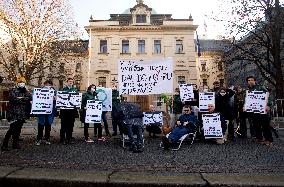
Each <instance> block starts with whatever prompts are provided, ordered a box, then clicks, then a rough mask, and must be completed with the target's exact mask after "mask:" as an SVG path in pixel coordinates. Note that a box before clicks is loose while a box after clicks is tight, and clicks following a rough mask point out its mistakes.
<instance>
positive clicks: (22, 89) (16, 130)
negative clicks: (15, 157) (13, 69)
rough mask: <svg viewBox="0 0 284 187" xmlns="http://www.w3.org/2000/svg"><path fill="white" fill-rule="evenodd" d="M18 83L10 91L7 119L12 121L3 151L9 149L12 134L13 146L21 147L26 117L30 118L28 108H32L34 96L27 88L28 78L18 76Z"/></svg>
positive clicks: (2, 147)
mask: <svg viewBox="0 0 284 187" xmlns="http://www.w3.org/2000/svg"><path fill="white" fill-rule="evenodd" d="M16 83H17V85H16V86H15V87H14V88H12V89H11V90H10V91H9V103H8V111H7V119H8V121H9V122H10V128H9V130H8V131H7V133H6V135H5V137H4V140H3V143H2V146H1V150H2V151H8V144H9V139H10V137H11V136H12V138H13V143H12V148H13V149H20V145H19V137H20V134H21V130H22V127H23V124H24V122H25V119H27V118H28V115H29V113H30V111H28V110H27V108H30V104H31V103H30V102H31V100H32V96H31V94H30V93H29V92H28V90H27V88H26V83H27V82H26V79H25V78H24V77H18V78H17V80H16Z"/></svg>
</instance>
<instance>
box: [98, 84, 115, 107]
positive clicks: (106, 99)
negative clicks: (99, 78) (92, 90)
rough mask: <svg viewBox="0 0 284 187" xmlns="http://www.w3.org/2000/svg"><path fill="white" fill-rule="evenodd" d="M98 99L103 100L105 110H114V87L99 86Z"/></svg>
mask: <svg viewBox="0 0 284 187" xmlns="http://www.w3.org/2000/svg"><path fill="white" fill-rule="evenodd" d="M96 92H97V97H98V100H100V101H101V102H102V105H103V111H112V89H111V88H104V87H97V90H96Z"/></svg>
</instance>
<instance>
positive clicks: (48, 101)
mask: <svg viewBox="0 0 284 187" xmlns="http://www.w3.org/2000/svg"><path fill="white" fill-rule="evenodd" d="M54 94H55V90H53V89H45V88H34V90H33V102H32V109H31V114H51V113H52V109H53V99H54Z"/></svg>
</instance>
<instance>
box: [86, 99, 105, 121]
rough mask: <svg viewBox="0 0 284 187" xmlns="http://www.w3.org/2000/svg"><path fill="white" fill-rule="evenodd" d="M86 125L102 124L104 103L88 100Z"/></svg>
mask: <svg viewBox="0 0 284 187" xmlns="http://www.w3.org/2000/svg"><path fill="white" fill-rule="evenodd" d="M86 108H87V110H86V117H85V123H101V121H102V108H103V105H102V102H101V101H96V100H87V105H86Z"/></svg>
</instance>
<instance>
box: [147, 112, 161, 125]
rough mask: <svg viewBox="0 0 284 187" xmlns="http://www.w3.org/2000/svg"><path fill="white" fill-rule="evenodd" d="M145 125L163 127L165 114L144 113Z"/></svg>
mask: <svg viewBox="0 0 284 187" xmlns="http://www.w3.org/2000/svg"><path fill="white" fill-rule="evenodd" d="M143 114H144V117H143V124H144V125H159V126H162V125H163V113H162V112H143Z"/></svg>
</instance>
